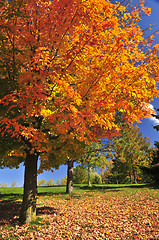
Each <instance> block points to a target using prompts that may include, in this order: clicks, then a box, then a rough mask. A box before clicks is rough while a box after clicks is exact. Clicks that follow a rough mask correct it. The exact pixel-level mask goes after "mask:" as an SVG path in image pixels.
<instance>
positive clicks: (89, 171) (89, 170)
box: [88, 163, 91, 187]
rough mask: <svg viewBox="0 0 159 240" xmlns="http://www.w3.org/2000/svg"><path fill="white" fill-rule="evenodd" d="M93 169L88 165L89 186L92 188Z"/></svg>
mask: <svg viewBox="0 0 159 240" xmlns="http://www.w3.org/2000/svg"><path fill="white" fill-rule="evenodd" d="M90 173H91V169H90V165H89V163H88V186H89V187H91V174H90Z"/></svg>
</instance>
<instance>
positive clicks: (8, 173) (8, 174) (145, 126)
mask: <svg viewBox="0 0 159 240" xmlns="http://www.w3.org/2000/svg"><path fill="white" fill-rule="evenodd" d="M112 2H114V0H112ZM132 2H133V4H135V3H138V2H139V0H132ZM146 3H147V6H148V7H151V16H150V17H148V16H145V17H143V19H142V21H141V23H140V25H141V27H142V29H145V28H146V27H147V26H148V25H149V24H152V25H154V24H155V26H154V27H153V28H152V30H151V33H153V32H155V30H159V0H147V2H146ZM149 34H150V32H147V33H146V36H149ZM155 42H156V43H159V35H158V37H157V38H156V40H155ZM151 104H152V108H159V99H154V101H153V102H151ZM137 125H138V126H139V128H140V130H141V131H142V133H143V136H148V137H149V139H150V140H151V144H152V145H154V141H157V140H159V132H157V131H156V130H155V129H153V126H154V125H156V119H155V118H146V119H144V120H142V122H141V123H138V124H137ZM66 175H67V167H66V166H64V165H63V166H61V167H60V168H59V170H55V171H54V173H52V172H51V171H45V172H44V173H42V174H40V175H39V176H38V179H42V178H43V179H45V180H46V181H48V180H49V179H50V178H52V179H53V180H54V182H55V183H56V181H57V179H61V178H63V177H65V176H66ZM23 179H24V167H23V164H22V165H20V167H19V169H7V168H6V169H0V183H6V184H7V185H8V187H9V186H10V183H12V182H13V181H16V182H19V184H20V186H22V185H23V181H24V180H23Z"/></svg>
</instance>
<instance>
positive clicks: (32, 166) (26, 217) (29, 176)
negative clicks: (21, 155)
mask: <svg viewBox="0 0 159 240" xmlns="http://www.w3.org/2000/svg"><path fill="white" fill-rule="evenodd" d="M37 161H38V154H30V152H29V151H28V152H27V156H26V159H25V173H24V193H23V203H22V207H21V212H20V217H19V218H20V221H21V222H22V223H25V222H26V223H29V222H31V221H34V220H35V219H36V199H37Z"/></svg>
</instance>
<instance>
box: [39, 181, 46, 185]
mask: <svg viewBox="0 0 159 240" xmlns="http://www.w3.org/2000/svg"><path fill="white" fill-rule="evenodd" d="M38 186H46V182H45V179H40V180H39V181H38Z"/></svg>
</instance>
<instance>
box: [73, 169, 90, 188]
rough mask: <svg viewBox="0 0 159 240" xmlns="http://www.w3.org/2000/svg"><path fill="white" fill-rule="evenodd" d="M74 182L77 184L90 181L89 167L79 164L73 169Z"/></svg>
mask: <svg viewBox="0 0 159 240" xmlns="http://www.w3.org/2000/svg"><path fill="white" fill-rule="evenodd" d="M73 182H74V183H76V184H87V183H88V176H87V169H86V168H85V167H83V166H81V165H77V166H76V167H75V168H74V169H73Z"/></svg>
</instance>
